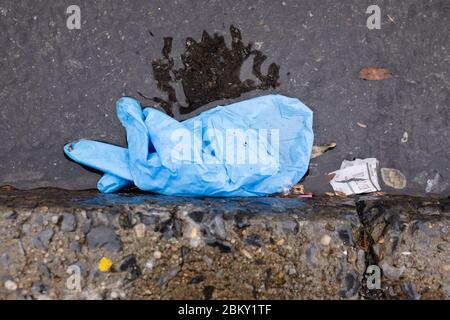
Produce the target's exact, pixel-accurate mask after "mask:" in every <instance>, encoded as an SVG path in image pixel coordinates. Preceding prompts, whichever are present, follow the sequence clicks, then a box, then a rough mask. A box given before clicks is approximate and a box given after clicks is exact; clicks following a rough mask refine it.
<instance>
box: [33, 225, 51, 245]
mask: <svg viewBox="0 0 450 320" xmlns="http://www.w3.org/2000/svg"><path fill="white" fill-rule="evenodd" d="M52 238H53V229H52V228H48V229H45V230H44V231H42V232H41V233H39V234H38V235H37V236H35V237H33V244H34V246H35V247H36V248H40V249H48V245H49V244H50V241H51V240H52Z"/></svg>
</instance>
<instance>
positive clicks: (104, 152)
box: [64, 95, 313, 197]
mask: <svg viewBox="0 0 450 320" xmlns="http://www.w3.org/2000/svg"><path fill="white" fill-rule="evenodd" d="M117 116H118V118H119V119H120V121H121V123H122V124H123V126H124V127H125V129H126V133H127V142H128V149H126V148H121V147H118V146H114V145H109V144H106V143H102V142H97V141H90V140H79V141H75V142H72V143H69V144H67V145H66V146H65V147H64V151H65V153H66V155H67V156H68V157H70V158H71V159H72V160H74V161H76V162H78V163H80V164H83V165H86V166H89V167H92V168H95V169H97V170H100V171H102V172H105V174H104V175H103V177H102V178H101V179H100V181H99V182H98V185H97V187H98V189H99V190H100V191H101V192H105V193H109V192H115V191H117V190H120V189H121V188H123V187H126V186H130V185H133V184H134V185H135V186H137V187H138V188H139V189H141V190H145V191H152V192H155V193H160V194H165V195H175V196H217V197H229V196H242V197H247V196H263V195H269V194H273V193H278V192H282V191H284V190H286V189H289V188H291V187H292V186H294V185H295V184H296V183H297V182H298V181H299V180H300V179H301V178H302V177H303V175H304V174H305V172H306V171H307V169H308V164H309V159H310V157H311V148H312V144H313V130H312V111H311V110H310V109H308V108H307V107H306V106H305V105H304V104H303V103H302V102H300V101H299V100H298V99H293V98H288V97H284V96H281V95H269V96H264V97H258V98H254V99H250V100H246V101H242V102H239V103H235V104H231V105H228V106H224V107H222V106H219V107H216V108H214V109H211V110H209V111H206V112H203V113H202V114H200V115H198V116H197V117H194V118H191V119H189V120H186V121H183V122H178V121H177V120H175V119H173V118H171V117H169V116H168V115H166V114H165V113H162V112H160V111H158V110H156V109H153V108H146V109H144V110H142V108H141V105H140V103H139V102H138V101H137V100H134V99H131V98H126V97H125V98H121V99H119V100H118V101H117Z"/></svg>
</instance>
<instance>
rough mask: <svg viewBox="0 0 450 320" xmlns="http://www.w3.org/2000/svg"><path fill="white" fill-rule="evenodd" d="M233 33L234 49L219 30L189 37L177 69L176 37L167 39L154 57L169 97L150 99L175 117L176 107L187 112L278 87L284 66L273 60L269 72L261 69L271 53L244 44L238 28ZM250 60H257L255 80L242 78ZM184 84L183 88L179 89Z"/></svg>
mask: <svg viewBox="0 0 450 320" xmlns="http://www.w3.org/2000/svg"><path fill="white" fill-rule="evenodd" d="M230 34H231V39H232V43H231V48H229V47H228V46H227V44H226V43H225V39H224V37H223V36H222V35H219V34H216V33H215V34H214V35H212V36H211V35H210V34H209V33H208V32H206V31H203V35H202V38H201V40H200V41H196V40H195V39H193V38H192V37H188V38H187V39H186V42H185V52H184V53H182V54H181V56H180V58H181V62H182V64H183V67H181V68H179V69H176V68H175V62H174V58H173V57H172V56H171V53H172V42H173V38H171V37H166V38H164V46H163V49H162V57H161V58H159V59H155V60H153V62H152V69H153V77H154V79H155V80H156V83H157V87H158V89H159V90H161V91H162V92H164V93H165V96H166V97H164V98H162V97H153V98H150V100H152V101H154V102H156V103H158V104H159V105H160V106H161V107H162V108H163V109H164V110H165V111H166V112H167V113H168V114H169V115H171V116H173V115H174V112H173V110H174V108H177V109H178V111H179V114H181V115H185V114H189V113H191V112H192V111H194V110H196V109H198V108H199V107H201V106H204V105H206V104H208V103H210V102H213V101H217V100H221V99H233V98H237V97H239V96H240V95H241V94H243V93H245V92H249V91H253V90H268V89H270V88H276V87H278V86H279V85H280V84H279V82H278V81H279V78H280V74H279V71H280V66H279V65H277V64H276V63H271V64H270V65H269V66H268V68H267V73H266V74H263V72H262V71H261V68H262V66H263V63H264V62H265V61H266V60H267V56H266V55H265V54H264V53H262V51H260V50H257V49H254V48H253V44H252V43H248V44H244V42H243V41H242V35H241V32H240V31H239V29H237V28H236V27H234V26H231V27H230ZM249 59H253V62H252V68H251V69H252V70H251V73H252V75H253V79H245V80H241V68H242V66H243V65H244V63H245V62H246V61H248V60H249ZM180 86H181V87H182V90H177V87H178V88H179V87H180ZM143 97H144V98H147V97H145V96H143ZM147 99H149V98H147Z"/></svg>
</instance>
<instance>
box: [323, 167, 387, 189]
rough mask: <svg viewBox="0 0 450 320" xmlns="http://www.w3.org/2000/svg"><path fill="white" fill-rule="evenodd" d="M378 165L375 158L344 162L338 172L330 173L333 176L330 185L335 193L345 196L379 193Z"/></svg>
mask: <svg viewBox="0 0 450 320" xmlns="http://www.w3.org/2000/svg"><path fill="white" fill-rule="evenodd" d="M378 165H379V163H378V160H377V159H375V158H368V159H356V160H354V161H348V160H344V161H343V162H342V164H341V168H340V169H339V170H337V171H334V172H331V173H330V174H335V176H334V177H333V179H332V180H331V181H330V184H331V186H332V187H333V190H334V191H335V192H342V193H345V194H346V195H352V194H361V193H370V192H375V191H380V190H381V188H380V184H379V183H378Z"/></svg>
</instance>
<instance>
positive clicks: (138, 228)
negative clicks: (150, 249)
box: [134, 223, 146, 238]
mask: <svg viewBox="0 0 450 320" xmlns="http://www.w3.org/2000/svg"><path fill="white" fill-rule="evenodd" d="M145 228H146V227H145V224H143V223H138V224H137V225H135V226H134V232H135V233H136V237H138V238H143V237H145Z"/></svg>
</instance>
